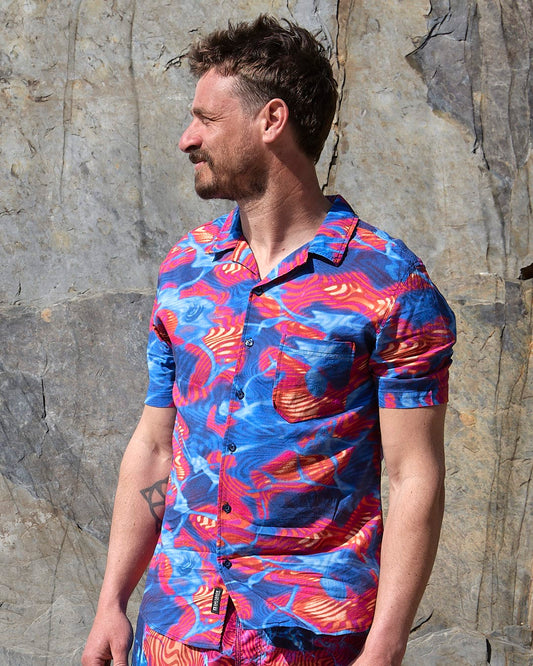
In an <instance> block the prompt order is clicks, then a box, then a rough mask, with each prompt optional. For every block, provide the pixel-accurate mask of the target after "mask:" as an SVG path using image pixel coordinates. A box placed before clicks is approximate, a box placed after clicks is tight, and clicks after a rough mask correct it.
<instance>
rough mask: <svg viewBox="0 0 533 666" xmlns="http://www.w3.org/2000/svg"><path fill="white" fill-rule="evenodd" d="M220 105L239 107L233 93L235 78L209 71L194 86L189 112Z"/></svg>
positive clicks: (235, 95) (236, 97)
mask: <svg viewBox="0 0 533 666" xmlns="http://www.w3.org/2000/svg"><path fill="white" fill-rule="evenodd" d="M220 105H224V106H231V107H237V106H239V105H240V102H239V99H238V96H237V94H236V91H235V77H234V76H223V75H221V74H218V72H216V71H215V70H211V69H210V70H209V71H208V72H206V73H205V74H204V75H203V76H202V77H201V78H200V79H199V80H198V83H197V84H196V90H195V94H194V99H193V101H192V103H191V107H190V108H191V112H192V113H195V112H197V111H205V110H206V109H207V108H212V107H219V106H220Z"/></svg>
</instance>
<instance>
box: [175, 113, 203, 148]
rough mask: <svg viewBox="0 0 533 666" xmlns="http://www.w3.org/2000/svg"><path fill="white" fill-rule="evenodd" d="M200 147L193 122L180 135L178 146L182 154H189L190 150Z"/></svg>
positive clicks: (200, 140)
mask: <svg viewBox="0 0 533 666" xmlns="http://www.w3.org/2000/svg"><path fill="white" fill-rule="evenodd" d="M201 145H202V139H201V137H200V135H199V134H198V131H197V127H196V122H195V121H194V120H193V121H192V122H191V123H190V125H189V126H188V127H187V129H186V130H185V132H183V134H182V135H181V138H180V141H179V144H178V146H179V149H180V150H182V151H183V152H184V153H190V152H191V151H192V150H197V149H198V148H200V146H201Z"/></svg>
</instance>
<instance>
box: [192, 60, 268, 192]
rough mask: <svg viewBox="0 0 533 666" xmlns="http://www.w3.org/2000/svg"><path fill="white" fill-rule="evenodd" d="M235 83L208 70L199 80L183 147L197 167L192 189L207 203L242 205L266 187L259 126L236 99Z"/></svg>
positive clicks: (231, 79) (228, 77)
mask: <svg viewBox="0 0 533 666" xmlns="http://www.w3.org/2000/svg"><path fill="white" fill-rule="evenodd" d="M234 86H235V79H234V77H231V76H221V75H220V74H217V73H216V72H215V71H214V70H209V71H208V72H207V73H206V74H204V76H202V78H201V79H200V80H199V81H198V84H197V86H196V94H195V96H194V101H193V104H192V109H191V113H192V116H193V119H192V121H191V123H190V125H189V127H188V128H187V129H186V130H185V132H184V133H183V135H182V137H181V139H180V142H179V147H180V149H181V150H183V151H184V152H186V153H188V154H189V159H190V160H191V162H193V164H194V186H195V189H196V192H197V194H198V195H199V196H200V197H202V198H203V199H231V200H234V201H242V200H246V199H251V198H255V197H257V196H259V195H260V194H262V193H263V192H264V190H265V188H266V167H265V165H264V160H263V153H262V150H261V148H262V142H261V140H260V134H259V131H258V128H259V125H258V122H257V120H256V119H254V118H253V117H252V115H251V114H250V113H248V112H247V111H245V110H244V109H243V107H242V104H241V102H240V100H239V98H238V97H237V95H236V93H235V90H234Z"/></svg>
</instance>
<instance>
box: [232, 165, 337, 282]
mask: <svg viewBox="0 0 533 666" xmlns="http://www.w3.org/2000/svg"><path fill="white" fill-rule="evenodd" d="M302 171H303V173H302ZM294 173H295V172H294V171H291V172H288V171H287V170H286V169H281V170H280V171H279V173H278V174H276V176H275V177H273V178H271V179H270V182H269V186H268V187H267V189H266V191H265V193H264V194H263V195H262V196H261V197H258V198H256V199H254V200H251V201H244V202H238V203H239V210H240V216H241V225H242V230H243V233H244V236H245V237H246V240H247V241H248V243H249V245H250V248H251V249H252V252H253V253H254V256H255V260H256V262H257V266H258V268H259V273H260V275H261V277H262V278H263V277H265V276H266V275H267V274H268V273H269V272H270V271H271V270H272V269H273V268H275V266H277V265H278V264H279V263H280V261H282V260H283V259H284V258H285V257H287V256H288V255H289V254H292V252H294V251H295V250H297V249H298V248H299V247H302V246H303V245H305V244H306V243H308V242H309V241H311V240H312V239H313V238H314V237H315V235H316V233H317V231H318V229H319V227H320V225H321V224H322V222H323V221H324V218H325V217H326V214H327V212H328V210H329V208H330V205H331V204H330V203H329V201H328V199H326V197H325V196H324V195H323V194H322V191H321V189H320V186H319V184H318V180H317V177H316V173H315V170H314V168H313V169H312V170H311V169H309V168H308V169H307V173H306V170H305V169H304V170H300V172H297V173H298V177H295V176H294Z"/></svg>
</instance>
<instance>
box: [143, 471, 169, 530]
mask: <svg viewBox="0 0 533 666" xmlns="http://www.w3.org/2000/svg"><path fill="white" fill-rule="evenodd" d="M167 483H168V478H165V479H161V480H160V481H156V482H155V483H154V485H153V486H150V487H149V488H143V489H142V490H141V495H142V496H143V497H144V499H145V500H146V501H147V502H148V506H149V508H150V513H151V514H152V516H153V517H154V520H155V531H156V532H157V533H159V532H160V531H161V525H162V522H161V518H160V517H159V515H158V513H157V510H158V509H159V510H161V508H162V507H164V506H165V492H166V489H167ZM161 515H162V511H161Z"/></svg>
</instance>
